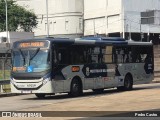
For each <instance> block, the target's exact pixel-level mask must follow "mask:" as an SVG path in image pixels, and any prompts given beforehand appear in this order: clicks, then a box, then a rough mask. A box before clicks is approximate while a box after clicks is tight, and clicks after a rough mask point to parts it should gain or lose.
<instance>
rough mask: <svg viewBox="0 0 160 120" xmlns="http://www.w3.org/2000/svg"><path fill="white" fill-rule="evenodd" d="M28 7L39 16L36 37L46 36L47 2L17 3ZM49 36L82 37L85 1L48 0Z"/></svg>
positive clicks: (35, 0) (40, 0) (37, 0)
mask: <svg viewBox="0 0 160 120" xmlns="http://www.w3.org/2000/svg"><path fill="white" fill-rule="evenodd" d="M17 3H18V4H19V5H22V6H28V7H26V8H27V9H33V11H34V12H35V14H36V15H37V16H38V26H37V28H36V29H35V30H34V32H35V36H42V37H43V36H46V34H47V19H46V0H32V1H27V2H26V1H17ZM48 12H49V34H50V35H51V36H66V37H67V36H72V37H73V36H77V35H78V36H81V35H82V34H83V0H48Z"/></svg>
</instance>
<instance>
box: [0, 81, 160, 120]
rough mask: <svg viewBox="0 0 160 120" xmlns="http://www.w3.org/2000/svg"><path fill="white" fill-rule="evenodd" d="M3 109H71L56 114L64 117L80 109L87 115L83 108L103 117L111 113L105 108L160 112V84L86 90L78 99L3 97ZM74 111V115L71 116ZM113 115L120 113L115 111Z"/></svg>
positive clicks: (1, 103) (1, 104) (65, 96)
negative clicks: (95, 90)
mask: <svg viewBox="0 0 160 120" xmlns="http://www.w3.org/2000/svg"><path fill="white" fill-rule="evenodd" d="M0 111H40V112H42V111H56V112H57V111H65V112H66V111H70V113H62V114H60V115H59V114H58V115H57V117H60V116H62V117H67V119H69V118H68V116H66V114H69V117H77V115H76V114H78V112H79V111H81V113H80V114H84V111H93V112H89V113H87V112H85V113H86V114H89V115H90V114H93V113H94V112H95V113H94V115H95V116H96V114H97V116H103V117H105V116H107V115H108V113H106V112H105V111H120V112H124V113H129V112H133V111H160V83H152V84H144V85H135V86H134V89H133V90H132V91H124V92H118V91H117V90H116V89H106V90H105V91H104V93H102V94H95V93H94V92H91V91H85V93H84V95H83V96H81V97H77V98H70V97H69V96H68V95H67V94H58V95H55V96H47V97H46V98H45V99H38V98H36V97H35V95H32V94H29V95H20V96H12V97H1V98H0ZM75 111H76V112H75ZM77 111H78V112H77ZM97 111H98V112H97ZM99 111H100V112H99ZM101 111H103V114H100V113H101ZM59 113H60V112H59ZM53 114H55V112H53V113H52V115H53ZM63 114H64V115H63ZM72 114H73V116H70V115H72ZM112 114H114V115H118V114H117V113H114V112H113V113H111V115H112ZM122 116H123V114H122ZM124 116H125V115H124ZM78 117H80V115H79V116H78ZM83 117H85V115H84V116H83ZM86 117H87V115H86ZM88 117H89V116H88ZM159 117H160V116H159ZM58 119H60V118H58ZM82 119H83V118H82ZM88 119H89V118H88ZM155 119H157V118H155ZM34 120H37V119H34Z"/></svg>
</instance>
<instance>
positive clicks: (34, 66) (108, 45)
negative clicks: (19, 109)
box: [11, 37, 154, 98]
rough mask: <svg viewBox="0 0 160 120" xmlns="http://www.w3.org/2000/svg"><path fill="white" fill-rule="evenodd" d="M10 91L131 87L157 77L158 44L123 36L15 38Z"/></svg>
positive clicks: (74, 91) (71, 91)
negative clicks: (156, 45) (156, 56)
mask: <svg viewBox="0 0 160 120" xmlns="http://www.w3.org/2000/svg"><path fill="white" fill-rule="evenodd" d="M11 56H12V70H11V91H12V93H23V94H24V93H33V94H35V95H36V96H37V97H38V98H44V97H45V96H46V95H54V94H56V93H68V94H69V95H71V96H73V97H76V96H80V95H81V94H82V93H83V90H88V89H91V90H93V91H94V92H98V93H99V92H103V90H104V89H107V88H115V87H116V88H117V89H118V90H131V89H132V88H133V85H135V84H145V83H150V82H151V81H152V80H153V77H154V57H153V44H152V43H151V42H136V41H132V40H125V39H123V38H119V37H83V38H76V39H68V38H40V39H39V38H35V39H28V40H21V41H17V42H14V43H13V47H12V52H11Z"/></svg>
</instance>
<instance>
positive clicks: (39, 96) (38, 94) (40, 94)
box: [35, 93, 45, 99]
mask: <svg viewBox="0 0 160 120" xmlns="http://www.w3.org/2000/svg"><path fill="white" fill-rule="evenodd" d="M35 95H36V97H37V98H40V99H42V98H45V94H43V93H36V94H35Z"/></svg>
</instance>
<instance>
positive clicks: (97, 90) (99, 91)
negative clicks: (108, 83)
mask: <svg viewBox="0 0 160 120" xmlns="http://www.w3.org/2000/svg"><path fill="white" fill-rule="evenodd" d="M92 90H93V92H95V93H102V92H103V91H104V89H103V88H100V89H92Z"/></svg>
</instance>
